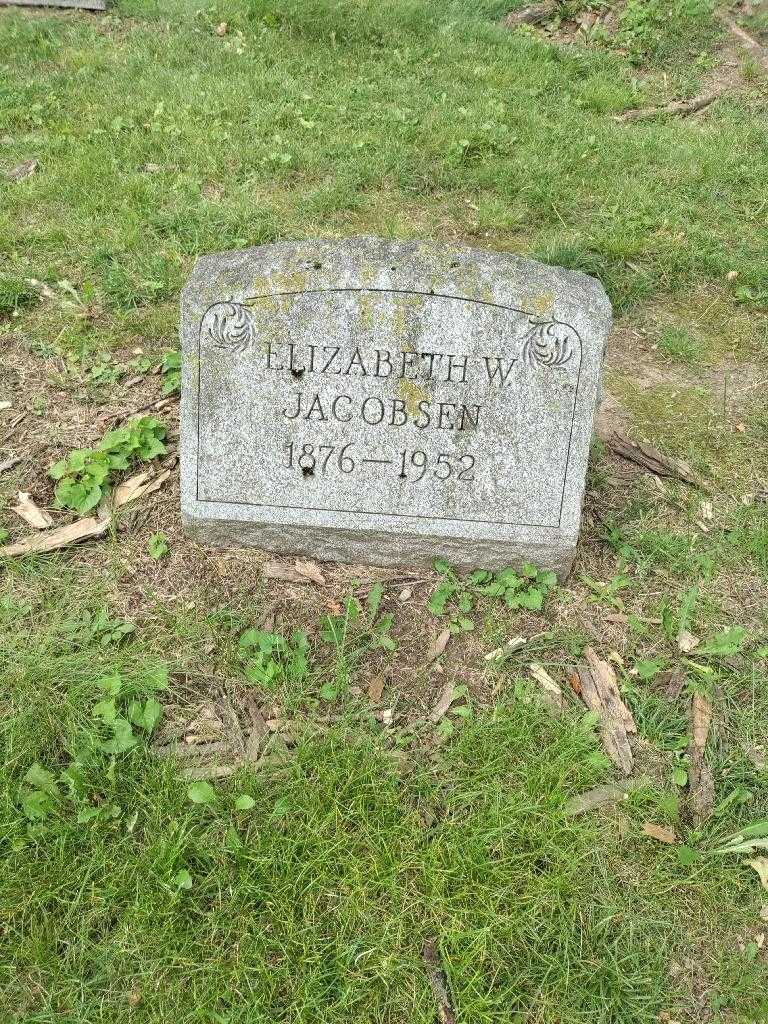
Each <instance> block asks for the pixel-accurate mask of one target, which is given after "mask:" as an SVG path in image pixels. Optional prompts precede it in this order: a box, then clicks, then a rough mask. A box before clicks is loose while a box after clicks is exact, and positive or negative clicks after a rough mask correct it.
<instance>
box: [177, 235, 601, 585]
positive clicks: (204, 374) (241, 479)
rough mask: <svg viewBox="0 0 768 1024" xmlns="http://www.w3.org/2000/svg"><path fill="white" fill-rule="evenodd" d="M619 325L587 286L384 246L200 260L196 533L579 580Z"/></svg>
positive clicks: (187, 488)
mask: <svg viewBox="0 0 768 1024" xmlns="http://www.w3.org/2000/svg"><path fill="white" fill-rule="evenodd" d="M610 326H611V308H610V304H609V302H608V299H607V297H606V295H605V292H604V291H603V288H602V286H601V285H600V284H599V283H598V282H597V281H595V280H594V279H592V278H590V277H587V276H586V275H584V274H581V273H576V272H573V271H568V270H563V269H560V268H556V267H549V266H544V265H542V264H539V263H535V262H532V261H531V260H527V259H522V258H520V257H517V256H512V255H508V254H503V253H489V252H480V251H476V250H473V249H468V248H463V247H456V246H447V245H437V244H432V243H429V244H428V243H423V242H389V241H383V240H381V239H376V238H353V239H348V240H344V241H302V242H286V243H281V244H275V245H265V246H260V247H258V248H254V249H247V250H244V251H240V252H228V253H219V254H216V255H209V256H203V257H201V258H200V259H199V260H198V261H197V263H196V265H195V268H194V270H193V272H192V276H191V277H190V279H189V282H188V283H187V285H186V287H185V289H184V293H183V298H182V311H181V337H182V345H183V354H184V363H183V367H184V369H183V386H182V513H183V518H184V523H185V526H186V529H187V530H188V532H189V533H190V534H191V535H192V536H193V537H195V538H196V539H197V540H198V541H200V542H201V543H203V544H208V545H214V546H222V545H255V546H257V547H260V548H263V549H267V550H271V551H278V552H283V553H286V554H304V555H310V556H314V557H316V558H320V559H332V560H338V561H342V562H363V563H368V564H372V565H387V566H390V565H393V566H396V565H414V564H418V563H425V562H430V561H431V560H433V559H434V558H436V557H441V558H444V559H446V560H447V561H449V562H450V563H451V564H454V565H457V566H460V567H487V568H499V567H503V566H507V565H512V566H519V565H521V564H523V563H525V562H533V563H535V564H537V565H539V566H542V567H547V568H552V569H554V570H555V571H556V572H557V573H558V574H559V575H560V576H561V577H562V576H564V575H566V574H567V572H568V571H569V569H570V566H571V562H572V559H573V555H574V550H575V547H576V542H577V539H578V534H579V524H580V519H581V502H582V496H583V490H584V481H585V475H586V469H587V459H588V455H589V445H590V439H591V436H592V424H593V418H594V413H595V408H596V405H597V402H598V399H599V391H600V372H601V365H602V360H603V351H604V347H605V341H606V337H607V335H608V332H609V329H610Z"/></svg>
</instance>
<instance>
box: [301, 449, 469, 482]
mask: <svg viewBox="0 0 768 1024" xmlns="http://www.w3.org/2000/svg"><path fill="white" fill-rule="evenodd" d="M357 447H358V446H357V445H356V444H355V442H354V441H350V442H349V443H348V444H344V445H341V446H339V445H334V444H301V445H299V444H295V443H294V442H293V441H289V442H288V444H286V445H285V462H284V463H283V466H284V467H285V468H286V469H297V470H299V472H300V473H301V474H302V475H303V476H305V477H309V476H314V475H315V474H316V473H322V474H326V473H330V472H340V473H346V474H349V473H354V472H355V470H356V469H364V468H366V467H368V466H393V467H394V469H395V470H396V471H397V475H398V477H399V478H400V479H401V480H403V481H407V482H408V483H414V484H416V483H418V482H419V481H420V480H423V479H424V477H427V476H428V477H433V478H435V479H437V480H448V479H449V478H450V477H453V478H454V479H455V480H458V481H460V482H461V483H471V482H472V481H473V480H474V479H475V474H474V467H475V457H474V455H468V454H466V453H465V454H458V453H457V452H439V453H438V454H437V455H435V456H432V457H430V456H429V455H428V454H427V453H426V452H425V451H422V450H421V449H416V450H413V451H410V450H408V449H406V450H404V451H400V452H397V453H396V457H395V458H392V459H374V458H371V457H369V456H362V457H361V456H360V455H359V454H358V451H357Z"/></svg>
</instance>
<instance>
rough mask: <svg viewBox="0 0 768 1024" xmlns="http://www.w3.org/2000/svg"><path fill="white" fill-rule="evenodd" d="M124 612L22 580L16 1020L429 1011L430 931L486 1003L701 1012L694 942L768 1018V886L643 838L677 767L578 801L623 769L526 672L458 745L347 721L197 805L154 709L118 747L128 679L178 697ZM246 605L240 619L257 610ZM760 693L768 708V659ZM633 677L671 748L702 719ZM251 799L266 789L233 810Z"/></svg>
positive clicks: (6, 837) (40, 567)
mask: <svg viewBox="0 0 768 1024" xmlns="http://www.w3.org/2000/svg"><path fill="white" fill-rule="evenodd" d="M104 608H105V604H104V595H103V594H100V593H99V591H98V589H97V588H95V587H94V588H93V591H92V593H91V594H90V596H89V598H88V599H87V600H86V601H85V602H84V601H83V595H82V593H81V592H80V591H79V589H78V574H77V573H76V572H72V571H68V570H66V569H63V567H56V566H55V565H49V564H44V563H37V564H36V563H35V562H30V563H28V565H27V566H26V567H24V566H21V567H19V569H18V570H17V571H15V572H13V573H12V574H11V576H10V577H9V579H8V580H7V583H6V590H5V594H4V596H3V598H2V601H0V625H2V632H0V670H1V671H2V674H3V678H4V679H5V680H6V691H5V708H4V715H3V719H2V725H0V750H2V757H3V763H4V765H5V769H4V771H5V778H6V787H5V788H4V790H3V820H4V829H3V837H2V854H3V860H4V864H5V868H4V871H3V874H2V879H1V880H0V912H1V913H2V920H3V929H4V935H5V942H6V947H7V950H8V952H9V954H10V955H9V956H8V957H6V958H5V964H4V969H3V971H2V972H1V973H0V1000H2V1005H4V1006H5V1010H4V1013H5V1014H6V1015H7V1016H8V1019H12V1020H23V1021H30V1022H31V1021H34V1022H45V1021H53V1020H54V1019H61V1018H62V1017H63V1018H64V1019H69V1020H73V1021H92V1020H103V1021H112V1020H114V1021H117V1020H124V1019H128V1020H136V1021H157V1022H160V1021H165V1020H168V1019H174V1020H178V1021H180V1022H185V1021H198V1020H218V1019H223V1020H227V1021H246V1020H247V1021H254V1020H255V1021H261V1020H263V1021H265V1022H266V1021H271V1020H275V1019H285V1020H292V1021H310V1020H312V1021H318V1020H321V1021H323V1020H327V1021H339V1020H345V1021H361V1022H362V1021H366V1020H392V1021H403V1020H406V1019H413V1020H417V1021H424V1022H425V1024H426V1022H431V1021H433V1020H434V1016H435V1008H434V1004H433V1001H432V996H431V993H430V990H429V987H428V983H427V980H426V976H425V972H424V966H423V961H422V959H421V952H420V951H421V944H422V942H423V940H424V939H425V938H426V937H429V936H435V937H437V938H438V940H439V943H440V948H441V953H442V957H443V960H444V963H445V965H446V968H447V970H448V972H449V976H450V979H451V984H452V990H453V993H454V998H455V1000H456V1004H457V1006H458V1008H459V1012H460V1015H461V1016H460V1019H462V1020H473V1021H488V1022H496V1021H507V1020H518V1019H519V1020H521V1021H523V1020H525V1021H529V1020H536V1021H542V1022H544V1021H553V1020H557V1021H560V1022H563V1024H566V1022H574V1024H576V1022H578V1021H582V1020H584V1019H585V1017H586V1016H589V1017H591V1018H594V1019H596V1020H598V1021H605V1022H609V1021H610V1022H614V1021H615V1022H619V1021H622V1022H624V1021H632V1022H635V1021H637V1022H649V1024H650V1022H651V1021H654V1020H657V1019H658V1013H659V1012H661V1010H667V1011H669V1012H671V1013H679V1014H684V1013H690V1014H695V1012H696V1011H695V1006H696V1005H697V1004H696V994H695V992H694V991H693V989H692V988H691V986H690V984H689V983H690V979H688V981H686V982H685V983H684V984H682V985H681V984H680V983H679V982H677V983H675V982H673V980H672V978H671V977H670V975H669V969H670V964H671V963H674V962H680V961H685V958H686V957H691V956H694V957H695V958H696V960H697V962H699V963H700V967H701V971H702V972H703V973H704V974H705V975H706V976H707V983H706V984H707V989H706V1000H707V1004H708V1005H710V1004H713V1005H720V1004H722V1006H723V1007H725V1008H726V1009H727V1008H728V1007H737V1008H738V1009H739V1012H740V1013H742V1016H741V1017H740V1018H739V1019H744V1020H752V1019H754V1020H755V1021H757V1020H759V1019H761V1018H760V1014H761V1013H762V1012H764V1011H765V1009H766V1006H765V1001H764V987H763V986H764V981H765V973H764V968H763V967H762V966H761V964H760V962H759V960H754V959H750V956H749V955H748V953H745V954H743V955H741V956H740V955H739V954H738V952H737V951H736V950H735V943H736V941H737V939H738V937H739V935H740V934H741V929H742V927H743V925H742V921H743V915H744V910H745V907H746V908H751V913H752V915H754V919H756V915H757V909H758V907H759V902H760V900H759V894H758V889H757V887H756V886H755V885H754V884H752V879H751V878H750V877H749V874H748V873H747V871H746V869H742V868H740V867H739V865H738V863H724V862H722V861H718V860H717V859H708V858H705V859H704V860H702V861H700V862H699V863H697V864H696V865H694V867H693V868H691V867H683V866H681V865H680V864H678V863H677V861H676V858H675V854H674V850H664V849H663V848H662V849H661V852H660V851H659V849H658V848H657V847H655V846H654V845H652V844H651V842H650V841H649V840H644V839H642V838H640V835H639V833H640V825H641V823H642V821H644V820H648V819H650V820H654V821H662V822H663V821H672V822H674V821H675V818H676V816H677V812H676V797H675V795H674V791H673V789H672V788H671V787H670V786H669V784H668V783H666V784H665V783H664V782H660V783H651V782H649V783H647V784H645V786H643V785H641V787H640V789H639V790H638V792H637V794H636V796H634V797H633V798H632V800H631V801H630V802H629V804H627V805H626V806H625V808H624V809H623V811H622V813H621V814H620V815H618V816H616V817H611V816H608V817H607V818H602V819H601V818H600V817H596V816H594V815H591V816H584V817H580V818H569V817H568V816H567V815H566V813H565V805H566V802H567V800H568V798H569V796H571V795H574V794H576V793H578V792H582V791H583V790H585V789H588V788H589V787H590V786H592V785H594V784H596V783H600V782H603V781H605V780H606V778H607V776H608V767H607V762H606V761H605V758H604V756H603V755H602V754H601V753H600V752H599V750H598V747H597V744H596V738H595V736H594V734H593V731H592V727H591V726H590V725H588V724H587V723H586V722H583V723H581V722H580V721H579V718H578V716H574V715H573V714H569V715H568V716H566V718H565V719H563V720H561V721H557V720H554V719H552V718H551V717H550V716H549V715H548V714H547V713H546V712H544V711H543V709H541V708H540V706H539V705H538V702H537V700H536V698H535V697H534V696H533V694H532V693H531V691H530V689H529V688H528V687H527V686H526V685H522V684H518V685H516V686H515V688H514V693H515V695H516V696H515V698H514V699H513V700H511V702H510V701H509V700H507V701H505V702H502V703H501V704H500V705H499V706H498V707H497V708H496V709H495V710H493V711H486V712H483V713H482V714H479V715H478V716H477V717H472V718H470V719H469V720H468V721H467V722H466V723H465V724H463V725H462V724H461V722H462V720H460V719H457V720H456V722H457V727H458V728H457V731H456V732H455V734H454V737H453V738H452V740H451V741H450V742H449V743H447V744H445V745H444V746H443V747H442V748H441V749H440V751H439V752H438V753H437V754H436V756H432V757H425V756H424V755H423V753H421V752H420V751H419V749H415V750H414V751H412V752H411V754H410V756H408V757H407V758H406V759H405V761H403V762H401V761H400V760H393V759H392V757H391V753H390V750H389V747H388V746H386V745H385V744H384V743H383V742H382V739H381V738H380V737H379V735H378V734H377V733H376V732H375V731H374V732H371V731H368V730H367V729H365V728H362V727H361V726H360V725H359V723H358V724H357V725H354V726H353V725H352V724H350V725H349V726H344V725H341V726H340V727H339V729H338V730H337V731H336V732H334V733H332V734H331V735H329V736H328V737H325V738H321V739H318V738H312V737H311V735H309V734H308V735H307V737H306V738H305V739H303V740H302V741H301V742H300V743H299V746H298V749H297V753H296V756H295V758H294V759H293V760H292V761H291V762H290V763H289V766H288V768H287V770H285V771H282V772H277V773H276V772H268V771H261V772H259V773H256V774H250V773H248V772H246V771H241V772H240V773H239V774H238V775H237V776H235V777H234V779H232V780H230V781H228V782H227V783H222V784H217V785H216V786H215V796H214V799H213V801H212V802H211V803H208V804H204V805H199V804H194V803H192V802H191V801H190V799H189V797H188V795H187V789H188V786H187V784H186V783H185V782H184V781H183V780H182V779H181V778H180V777H179V775H178V773H177V771H176V769H175V766H174V765H173V764H168V763H167V762H160V761H158V760H156V759H155V758H153V757H152V756H151V754H149V753H148V752H147V749H146V740H145V739H144V732H143V730H140V729H138V728H137V729H135V730H134V731H135V734H136V738H137V740H138V742H137V743H136V744H135V746H133V747H132V748H131V749H129V750H126V751H123V752H118V753H115V754H113V755H109V753H108V752H105V751H104V749H103V744H104V741H105V739H106V740H108V739H109V736H110V735H111V733H110V730H109V729H108V728H105V726H104V725H102V724H100V723H101V722H102V720H103V715H101V714H100V713H99V712H98V710H97V711H96V713H94V709H95V708H96V709H97V708H98V702H99V701H100V700H102V699H103V698H104V692H105V690H104V685H103V683H101V682H100V681H102V680H103V679H104V678H105V677H108V678H114V676H115V674H118V675H119V676H120V677H121V679H122V683H123V692H122V694H121V695H120V696H119V697H118V698H117V700H118V705H119V707H120V708H124V707H126V706H127V701H128V699H129V698H130V699H141V700H144V699H146V698H147V697H148V696H150V697H151V696H153V695H157V696H159V697H160V699H161V700H163V699H164V698H163V691H162V689H160V690H158V689H157V687H158V685H160V686H162V679H163V671H162V669H163V666H162V662H160V661H158V659H157V655H156V653H150V650H151V651H153V652H157V650H158V647H159V646H160V645H159V644H158V640H157V639H152V633H151V632H147V631H145V633H146V635H142V634H140V633H134V632H132V631H129V632H126V631H125V629H124V628H123V627H122V622H121V620H120V619H119V618H117V617H115V616H114V613H111V612H109V611H107V613H106V614H104V613H103V609H104ZM697 621H698V622H699V623H700V622H701V619H700V618H699V619H698V620H697ZM695 624H696V623H692V625H695ZM222 626H223V627H224V628H225V629H226V628H229V630H230V631H231V632H230V635H233V638H234V637H236V636H237V635H239V632H240V626H239V623H237V621H235V620H232V621H230V622H229V623H225V622H222ZM155 628H157V627H155ZM501 671H502V673H504V672H508V671H509V670H501ZM730 678H732V679H733V685H731V683H730V682H729V681H728V680H729V679H730ZM737 682H738V678H737V677H736V676H733V673H732V672H731V673H730V675H729V674H728V672H726V674H725V675H724V676H722V678H721V679H720V683H719V684H718V685H719V686H721V687H722V688H724V689H727V690H728V691H729V692H731V693H732V694H733V700H734V704H736V703H738V704H739V705H740V707H741V710H742V713H743V712H744V710H745V704H748V703H749V702H748V701H746V700H745V689H744V686H745V684H746V683H747V681H746V680H744V679H742V680H741V689H739V687H738V686H737V685H736V684H737ZM319 684H320V680H310V684H309V685H310V687H313V686H318V685H319ZM751 691H752V697H751V698H750V700H751V710H752V714H753V716H754V715H755V714H758V712H757V709H756V704H755V701H758V702H762V703H763V704H764V703H765V696H764V694H763V693H762V687H761V686H760V684H759V679H758V677H757V676H754V677H753V679H752V683H751ZM628 692H629V694H630V699H631V700H632V702H633V704H634V706H635V710H636V714H637V715H638V721H639V723H640V724H641V728H643V730H644V731H645V732H646V734H647V735H648V736H649V737H651V738H653V739H656V740H658V741H660V742H661V745H662V747H664V746H667V747H669V746H670V744H669V742H668V741H669V735H671V736H672V737H673V738H674V736H683V735H684V726H683V723H682V721H681V719H680V718H679V717H677V718H676V717H675V714H676V713H675V712H674V711H673V709H671V708H668V709H667V710H666V712H665V711H664V709H663V708H662V707H661V706H659V705H658V702H657V708H656V710H655V711H654V709H653V707H652V706H651V704H649V701H648V699H647V698H642V695H641V694H640V693H638V692H637V691H635V692H634V696H632V693H633V691H632V690H629V691H628ZM308 698H311V693H308V694H307V695H306V698H305V699H308ZM765 713H766V709H763V710H761V711H760V712H759V716H762V720H765ZM659 714H666V721H667V722H668V729H671V733H670V734H669V735H667V734H666V733H664V732H663V731H662V733H659V729H660V728H661V722H662V721H663V719H660V718H659ZM649 716H650V717H649ZM670 716H671V717H670ZM350 723H351V720H350ZM737 734H738V736H739V737H742V736H743V735H744V731H743V729H742V730H740V731H738V733H737ZM672 747H673V748H674V743H673V744H672ZM737 749H738V743H734V742H733V739H732V738H729V734H728V732H727V731H726V730H725V728H724V725H723V731H722V733H721V735H720V739H719V741H718V743H717V746H716V750H715V754H714V758H715V760H714V764H715V766H716V770H717V771H718V772H720V771H722V782H723V786H722V788H720V786H719V792H720V794H721V795H723V794H724V793H725V792H727V791H728V790H729V789H732V788H733V786H734V783H735V782H736V783H738V785H739V786H740V787H741V789H742V790H744V789H746V785H747V783H748V782H750V780H749V779H747V777H746V776H745V774H744V771H745V767H744V766H745V764H746V762H745V761H743V759H742V761H741V762H739V761H738V759H735V758H734V753H735V751H736V750H737ZM34 765H40V766H41V767H42V768H43V769H44V770H45V771H47V772H50V773H51V779H52V780H59V781H58V782H57V783H56V784H55V786H54V788H53V792H54V796H53V799H52V800H50V801H49V802H48V803H47V804H46V805H44V808H43V813H42V814H41V813H38V811H37V809H36V808H37V806H38V805H32V810H31V811H30V810H29V805H28V803H27V802H25V795H27V794H29V792H30V790H31V789H34V786H30V784H29V783H28V782H26V781H25V780H26V779H29V776H28V775H27V773H28V771H29V769H30V768H31V767H32V766H34ZM718 777H719V776H718ZM750 784H751V785H752V786H753V787H754V792H753V794H752V796H751V803H750V802H747V803H746V804H745V803H744V801H743V800H735V802H734V801H733V800H732V801H731V807H730V810H729V812H728V814H727V815H725V814H723V815H720V816H718V815H717V814H716V816H715V818H714V819H713V821H712V823H711V825H710V827H709V830H708V832H706V831H705V832H703V833H701V832H700V833H695V832H694V833H691V834H690V838H689V839H688V841H689V842H691V843H692V844H693V845H694V846H701V848H702V849H706V847H707V845H708V843H709V844H711V842H712V837H714V838H717V837H718V836H722V835H724V834H726V833H727V832H729V831H732V829H733V828H735V827H737V825H738V822H739V821H742V822H744V821H747V820H750V819H751V818H754V817H755V816H756V815H758V814H759V813H761V812H762V813H768V804H767V803H766V801H765V796H764V793H763V795H762V796H761V795H759V782H756V780H755V777H754V771H753V773H752V778H751V783H750ZM243 794H247V795H248V796H250V797H251V799H252V801H253V806H252V807H251V808H249V809H247V810H237V808H236V806H235V800H236V799H237V797H238V796H239V795H243ZM677 827H678V828H680V827H681V826H679V825H678V826H677ZM683 837H684V838H685V833H683ZM708 837H709V838H708ZM736 974H737V975H738V983H737V984H736V982H735V981H733V982H732V981H731V980H729V979H731V978H735V976H736ZM721 977H722V979H723V981H722V983H721V982H719V981H718V979H719V978H721ZM750 1014H752V1015H753V1016H749V1015H750ZM685 1019H688V1018H685ZM691 1019H695V1017H692V1018H691ZM723 1019H729V1018H725V1017H724V1018H723Z"/></svg>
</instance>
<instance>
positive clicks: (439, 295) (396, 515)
mask: <svg viewBox="0 0 768 1024" xmlns="http://www.w3.org/2000/svg"><path fill="white" fill-rule="evenodd" d="M337 292H380V293H384V294H388V295H392V294H395V295H421V296H424V297H426V298H434V299H455V300H456V301H457V302H472V303H475V305H478V306H491V307H493V308H494V309H505V310H508V311H509V312H510V313H520V314H522V315H523V316H534V315H535V314H533V313H530V312H528V310H525V309H518V308H517V307H516V306H504V305H502V304H501V303H500V302H489V301H488V300H487V299H469V298H465V297H464V296H463V295H446V294H445V293H444V292H433V291H427V292H425V291H414V290H413V289H411V288H367V287H361V288H300V289H297V290H296V291H288V292H266V293H265V294H263V295H249V296H248V297H247V298H245V299H243V300H242V301H239V300H238V304H239V305H241V306H245V305H247V304H248V303H249V302H258V301H259V300H260V299H273V298H274V299H278V298H288V297H291V296H294V295H327V294H329V293H337ZM235 301H236V300H235V299H217V300H216V302H212V303H211V304H210V305H209V306H207V307H206V309H205V311H204V312H203V314H202V316H201V317H200V325H199V327H198V329H197V450H196V452H195V500H196V501H197V502H199V503H200V504H201V505H240V506H246V507H248V508H277V509H281V510H285V509H287V510H290V509H295V510H296V511H297V512H338V513H340V514H342V515H356V516H361V515H364V516H383V517H384V518H391V519H424V520H428V521H430V522H431V521H437V522H446V523H482V524H484V525H486V526H513V527H515V526H517V527H524V528H528V527H533V528H536V529H541V530H559V529H560V528H561V526H562V521H563V505H564V504H565V485H566V483H567V481H568V470H569V468H570V461H571V445H572V443H573V430H574V426H575V423H576V407H577V403H578V398H579V387H580V384H581V369H582V366H583V364H584V348H583V344H582V340H581V335H580V334H579V332H578V331H577V330H576V328H575V327H574V326H573V324H568V327H570V328H571V330H572V331H574V333H575V334H576V336H577V338H578V339H579V369H578V372H577V374H576V391H575V393H574V396H573V413H572V414H571V429H570V431H569V434H568V448H567V450H566V457H565V472H564V473H563V486H562V490H561V492H560V511H559V514H558V520H557V525H555V526H547V525H545V524H544V523H521V522H511V523H510V522H506V521H504V520H498V519H466V518H465V519H457V518H456V517H453V516H420V515H412V514H410V515H409V514H408V513H405V512H371V511H369V510H367V509H349V508H346V509H345V508H318V507H316V506H303V505H277V504H275V503H273V502H263V501H232V500H231V499H222V498H201V497H200V402H201V396H200V392H201V387H200V380H201V365H202V340H201V334H202V328H203V321H204V320H205V317H206V315H207V313H208V311H209V310H210V309H213V307H214V306H216V305H218V304H219V302H235ZM563 323H565V321H563Z"/></svg>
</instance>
